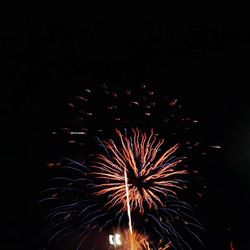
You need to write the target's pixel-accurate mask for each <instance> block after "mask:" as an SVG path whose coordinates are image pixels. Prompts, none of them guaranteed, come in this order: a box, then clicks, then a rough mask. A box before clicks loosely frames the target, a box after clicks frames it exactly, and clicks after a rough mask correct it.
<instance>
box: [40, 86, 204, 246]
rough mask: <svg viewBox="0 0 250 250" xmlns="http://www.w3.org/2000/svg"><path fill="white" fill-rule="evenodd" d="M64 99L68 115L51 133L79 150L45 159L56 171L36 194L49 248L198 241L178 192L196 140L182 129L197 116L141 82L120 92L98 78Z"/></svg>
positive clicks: (187, 207)
mask: <svg viewBox="0 0 250 250" xmlns="http://www.w3.org/2000/svg"><path fill="white" fill-rule="evenodd" d="M138 92H139V93H140V94H139V95H138ZM95 93H96V94H95ZM134 93H136V94H134ZM97 98H98V100H99V102H98V103H97V102H96V100H97ZM100 98H101V99H100ZM164 105H165V106H164ZM69 107H70V108H72V109H73V110H74V111H72V112H73V113H74V114H76V117H75V118H74V119H73V122H72V123H71V125H70V126H69V127H64V128H63V129H62V130H61V131H59V130H58V131H53V132H52V134H53V135H59V136H60V137H61V138H63V139H64V140H65V141H67V142H68V143H69V145H72V147H73V146H77V147H75V148H77V152H78V156H77V157H78V158H77V157H76V158H77V159H74V160H73V159H70V158H66V159H63V160H61V161H59V162H57V163H54V162H53V163H49V164H48V166H49V167H50V168H51V169H52V170H53V171H54V175H55V176H54V177H53V178H52V179H51V182H50V184H49V188H48V189H46V190H44V191H43V193H42V198H41V200H40V204H42V205H43V206H44V207H45V208H46V210H47V211H48V212H47V220H46V227H45V229H44V235H45V236H46V239H47V242H48V248H49V247H50V246H53V247H54V248H56V247H57V248H58V249H62V248H61V246H62V245H63V247H64V248H66V249H79V250H80V249H112V248H110V247H114V246H115V248H117V249H130V250H131V249H132V250H140V249H141V250H149V249H157V250H166V249H172V248H173V249H191V245H190V244H189V238H190V237H191V238H192V239H195V240H196V241H197V242H199V243H200V244H201V245H202V242H201V240H200V238H199V237H198V234H197V232H199V231H200V230H202V226H201V224H200V222H199V221H198V220H197V219H196V218H195V217H194V216H193V209H192V207H191V206H190V205H189V204H188V203H187V202H186V201H185V199H182V192H183V191H184V189H186V188H187V184H188V181H187V179H188V176H189V174H190V173H191V172H192V170H189V169H188V167H187V166H188V165H187V158H188V156H189V154H190V153H189V152H191V151H192V149H194V148H197V147H198V146H199V142H197V141H196V140H192V138H190V136H186V137H185V136H184V138H181V136H183V135H184V134H185V135H186V134H188V132H189V131H190V129H191V127H192V126H195V124H196V123H197V122H198V121H197V120H195V119H191V118H189V117H183V116H181V115H180V114H179V113H178V112H179V109H180V108H181V105H179V104H178V101H177V99H174V98H172V99H171V98H169V97H166V96H164V97H163V98H161V95H160V94H157V93H156V92H155V91H154V90H152V88H148V87H147V86H146V85H145V84H142V85H140V86H139V87H138V89H135V88H134V89H133V90H132V88H131V89H129V88H124V89H122V90H120V93H118V91H114V90H113V89H109V88H108V87H107V85H106V84H105V85H103V86H102V89H101V90H99V89H95V90H91V89H85V91H84V95H81V96H80V95H79V96H77V97H76V101H75V103H74V102H73V101H70V102H69ZM104 115H105V119H103V117H104ZM159 124H161V127H160V126H159ZM162 124H164V130H163V129H160V128H162V127H163V125H162ZM155 131H157V132H155ZM158 131H159V133H158ZM163 137H164V138H163ZM180 138H181V139H180ZM186 138H188V139H186ZM75 148H74V149H75ZM81 153H82V154H81ZM203 153H204V152H203ZM79 155H80V157H79ZM179 194H180V195H179ZM114 232H117V233H116V235H120V234H121V239H120V238H119V244H118V243H117V244H116V238H114V237H115V236H113V235H115V234H114ZM96 235H106V236H105V237H106V241H105V240H99V241H98V240H96ZM109 235H110V237H111V238H110V242H111V243H112V244H109V242H108V240H109ZM105 237H104V238H105ZM119 237H120V236H119ZM100 239H101V238H100ZM117 242H118V241H117ZM49 249H50V248H49Z"/></svg>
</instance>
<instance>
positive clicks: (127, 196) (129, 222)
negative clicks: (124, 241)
mask: <svg viewBox="0 0 250 250" xmlns="http://www.w3.org/2000/svg"><path fill="white" fill-rule="evenodd" d="M124 178H125V187H126V198H127V212H128V224H129V232H130V243H131V250H133V249H134V247H133V238H132V236H133V228H132V220H131V210H130V202H129V190H128V177H127V171H126V168H124Z"/></svg>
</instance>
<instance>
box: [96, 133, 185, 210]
mask: <svg viewBox="0 0 250 250" xmlns="http://www.w3.org/2000/svg"><path fill="white" fill-rule="evenodd" d="M132 131H133V137H130V138H129V137H127V136H125V135H122V133H121V132H120V131H119V130H116V133H117V135H118V136H119V139H120V141H119V143H120V145H119V146H118V145H116V144H115V143H114V141H113V140H109V141H108V142H104V144H103V145H104V147H105V149H106V152H107V153H106V155H103V154H99V155H97V160H98V161H97V162H96V164H95V165H93V166H92V169H93V172H92V174H93V175H94V176H95V178H96V179H98V184H96V188H97V189H100V191H98V192H96V193H95V195H97V196H98V195H105V194H108V197H109V201H108V202H107V204H106V206H108V207H115V206H117V205H121V207H122V208H121V209H122V210H126V209H127V205H126V199H125V197H126V190H125V181H124V171H126V172H127V176H128V186H129V197H130V209H131V211H139V213H140V214H143V213H144V210H145V209H144V207H147V209H149V210H151V209H157V208H158V207H163V206H164V201H165V199H167V197H168V195H169V194H170V193H171V194H173V195H176V192H175V191H174V188H177V189H178V188H182V185H181V180H180V179H178V178H177V177H178V176H180V175H184V174H187V171H186V170H175V166H176V165H177V164H178V163H180V162H181V161H182V159H181V158H175V157H174V156H173V154H174V153H175V151H176V150H177V148H178V145H177V144H176V145H174V146H172V147H171V148H170V149H168V150H167V151H165V152H164V153H162V154H161V155H160V156H159V157H157V156H158V153H159V151H160V146H161V145H162V144H163V143H164V139H160V140H157V138H156V135H155V134H154V132H153V130H151V132H150V135H149V136H147V135H146V133H142V132H140V131H139V130H138V129H132Z"/></svg>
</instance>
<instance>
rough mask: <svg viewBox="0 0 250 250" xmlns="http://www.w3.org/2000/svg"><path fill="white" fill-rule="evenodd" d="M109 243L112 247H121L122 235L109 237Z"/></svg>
mask: <svg viewBox="0 0 250 250" xmlns="http://www.w3.org/2000/svg"><path fill="white" fill-rule="evenodd" d="M109 243H110V244H111V245H115V246H120V245H121V244H122V242H121V235H120V234H115V235H109Z"/></svg>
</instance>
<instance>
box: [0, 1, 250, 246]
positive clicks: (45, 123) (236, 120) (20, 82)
mask: <svg viewBox="0 0 250 250" xmlns="http://www.w3.org/2000/svg"><path fill="white" fill-rule="evenodd" d="M202 9H203V11H197V12H196V11H195V10H194V9H192V8H190V11H189V10H188V9H186V8H183V10H178V9H174V10H173V9H172V7H164V8H163V7H162V8H160V7H158V8H153V7H149V6H148V7H145V6H140V7H135V6H133V7H126V8H118V7H117V8H115V7H113V8H109V7H108V6H92V7H87V6H85V7H82V8H78V9H77V8H76V9H73V8H70V7H69V8H68V6H64V7H63V8H62V10H59V9H57V8H50V9H48V8H45V7H41V8H34V9H33V10H32V11H30V10H28V9H27V8H25V7H24V6H22V7H20V8H15V9H14V8H9V9H8V10H7V9H5V10H4V11H3V10H2V11H1V12H3V13H1V16H0V20H1V24H0V27H1V32H0V55H1V56H0V63H1V65H0V66H1V67H0V112H1V126H2V128H1V131H0V143H1V173H2V175H1V176H2V178H1V193H2V194H1V207H2V208H3V211H2V213H1V236H2V238H3V241H2V240H1V242H0V244H1V245H3V247H1V249H19V250H21V249H25V250H28V249H32V250H35V249H43V247H42V244H41V240H40V236H39V233H40V230H41V227H42V220H43V217H42V215H41V212H40V210H39V209H38V207H37V202H38V200H39V194H40V192H41V190H43V189H44V188H45V187H46V183H47V180H48V172H47V169H46V168H47V165H46V164H47V162H48V161H49V160H50V159H51V158H52V157H60V156H62V157H64V156H65V155H67V152H66V148H64V147H63V146H61V147H60V146H59V147H57V148H55V147H54V145H53V143H52V140H51V135H50V132H51V131H52V130H53V129H54V128H58V127H61V126H62V122H64V121H65V109H64V108H65V103H67V102H68V101H69V100H70V98H71V97H72V96H75V95H77V94H78V93H79V91H82V90H83V89H84V88H86V86H89V85H91V84H99V83H100V84H101V83H103V82H110V83H111V84H114V85H115V86H117V87H118V88H119V86H122V85H124V84H130V85H133V84H137V83H140V82H149V83H150V84H151V85H152V86H154V88H156V89H157V88H159V89H161V91H164V92H165V93H166V94H170V95H173V96H176V98H178V100H181V103H182V104H183V106H184V107H185V110H186V111H187V113H188V114H190V115H191V116H193V117H197V119H199V121H200V123H201V125H200V133H201V141H203V142H204V143H206V144H208V145H211V144H216V145H221V149H220V150H218V151H216V153H212V154H210V155H209V156H208V157H207V160H206V161H205V162H204V166H203V167H200V170H201V171H200V172H201V175H202V176H203V180H204V183H205V184H206V185H207V186H208V188H207V190H206V192H205V193H204V195H203V197H202V201H201V202H200V203H201V204H200V211H199V217H200V219H201V221H202V223H203V225H204V227H205V228H206V230H207V232H206V234H205V236H204V243H205V245H206V249H220V250H224V249H225V250H226V249H230V240H232V241H233V243H234V246H235V249H243V250H247V249H250V240H249V221H250V220H249V211H250V198H249V197H250V196H249V189H250V184H249V183H250V170H249V169H250V98H249V91H248V84H249V81H250V75H249V66H250V63H249V58H250V36H249V29H250V21H249V19H248V13H247V11H244V10H243V9H242V10H238V9H236V8H233V7H232V8H230V10H226V9H223V11H222V10H221V11H220V10H219V9H215V8H211V10H210V9H209V8H208V6H206V7H203V8H202Z"/></svg>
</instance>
